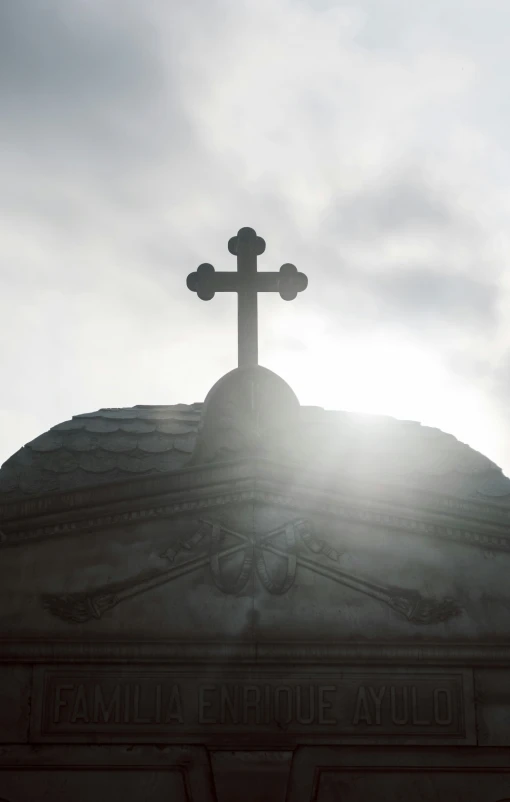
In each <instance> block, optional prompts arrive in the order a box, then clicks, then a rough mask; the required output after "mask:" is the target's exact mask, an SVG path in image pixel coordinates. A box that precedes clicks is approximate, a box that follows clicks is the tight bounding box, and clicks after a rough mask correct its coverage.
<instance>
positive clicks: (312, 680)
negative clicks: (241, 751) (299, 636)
mask: <svg viewBox="0 0 510 802" xmlns="http://www.w3.org/2000/svg"><path fill="white" fill-rule="evenodd" d="M35 679H36V682H35V700H34V701H35V704H34V705H33V708H32V709H33V716H32V726H31V735H32V740H33V741H58V740H66V741H69V740H78V741H80V740H81V741H84V740H88V741H90V740H93V741H101V740H106V741H110V742H111V741H112V740H120V741H122V740H123V739H129V740H134V741H137V740H141V741H143V740H152V741H154V740H158V739H161V740H164V741H165V742H181V743H182V742H194V741H199V742H200V743H204V742H205V743H206V742H209V741H214V742H215V743H217V742H218V741H223V742H237V741H238V739H239V738H241V739H243V738H244V739H245V741H246V740H249V741H250V742H253V741H254V740H255V741H256V740H257V739H260V740H261V741H264V742H267V741H268V740H269V741H278V742H281V741H285V742H299V743H304V742H307V741H310V742H322V743H328V742H331V741H335V742H338V740H339V739H342V738H347V739H348V740H354V741H358V740H360V739H361V740H366V739H368V740H376V741H380V740H381V738H383V739H384V738H387V739H388V740H389V741H393V740H395V739H396V740H397V741H398V739H401V738H402V739H405V741H406V742H408V741H409V739H410V738H411V739H415V740H416V741H417V742H427V740H428V739H430V740H432V741H434V742H437V740H438V739H439V740H440V741H446V742H450V743H451V742H457V743H458V742H461V743H470V742H472V741H471V740H470V732H469V727H468V726H467V724H468V722H469V718H470V712H471V711H470V706H471V701H470V699H469V704H466V702H467V701H468V699H467V696H466V689H468V697H470V693H469V686H470V682H469V680H470V677H469V676H467V675H466V673H465V672H455V673H453V672H452V673H441V674H440V673H434V672H419V671H417V672H413V673H409V672H405V673H404V672H380V671H373V672H366V671H359V670H358V671H356V670H349V671H341V670H338V671H334V670H328V671H327V672H326V671H317V672H314V673H313V674H312V673H307V674H304V673H303V674H301V675H296V673H290V674H288V675H287V674H286V672H285V671H284V670H282V671H280V672H275V671H260V672H257V673H254V672H253V671H250V672H241V671H237V672H235V671H233V670H231V669H229V670H225V671H221V670H217V671H215V672H212V671H211V670H207V671H204V672H200V671H199V670H193V671H192V670H190V669H187V670H186V669H183V670H180V671H179V670H177V669H171V670H170V669H169V670H166V671H154V670H152V669H143V668H141V669H139V670H135V669H132V670H131V669H130V670H129V671H126V670H125V669H122V670H118V671H115V669H113V668H112V669H99V668H91V670H90V671H84V670H73V669H68V670H63V669H48V668H41V669H38V671H37V672H36V678H35Z"/></svg>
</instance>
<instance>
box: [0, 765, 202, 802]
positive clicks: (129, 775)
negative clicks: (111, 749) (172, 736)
mask: <svg viewBox="0 0 510 802" xmlns="http://www.w3.org/2000/svg"><path fill="white" fill-rule="evenodd" d="M4 799H5V800H6V802H27V800H30V802H99V800H108V802H170V800H172V802H174V800H175V802H181V801H182V802H188V796H187V794H186V786H185V778H184V777H183V775H182V773H181V772H178V771H124V770H121V771H119V770H115V769H112V770H104V771H94V770H91V769H89V770H87V769H85V770H80V771H76V770H72V769H71V770H65V769H60V770H50V771H44V770H42V771H22V772H20V771H5V772H2V773H1V775H0V802H2V800H4Z"/></svg>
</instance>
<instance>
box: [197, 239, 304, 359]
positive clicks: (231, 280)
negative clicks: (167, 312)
mask: <svg viewBox="0 0 510 802" xmlns="http://www.w3.org/2000/svg"><path fill="white" fill-rule="evenodd" d="M228 249H229V251H230V253H232V254H234V255H235V256H237V272H235V273H233V272H218V271H216V270H215V269H214V267H213V266H212V265H210V264H208V263H204V264H202V265H200V266H199V267H198V268H197V270H196V271H195V272H194V273H190V274H189V276H188V279H187V282H186V283H187V286H188V289H190V290H192V291H193V292H196V294H197V295H198V297H199V298H201V299H202V300H203V301H210V300H211V298H214V295H215V293H217V292H237V342H238V364H239V367H240V368H243V367H252V366H254V365H257V364H258V321H257V295H258V293H259V292H279V293H280V296H281V297H282V298H283V299H284V301H293V300H294V298H295V297H296V295H297V294H298V292H302V291H303V290H305V289H306V287H307V285H308V278H307V277H306V276H305V274H304V273H299V272H298V270H297V268H296V267H295V266H294V265H291V264H288V263H287V264H284V265H282V266H281V267H280V270H279V271H278V272H277V273H276V272H275V273H259V272H258V271H257V256H260V255H261V254H263V253H264V251H265V249H266V243H265V242H264V240H263V239H262V237H258V236H257V234H256V232H255V231H254V230H253V228H241V229H239V231H238V232H237V236H235V237H232V238H231V239H230V240H229V242H228Z"/></svg>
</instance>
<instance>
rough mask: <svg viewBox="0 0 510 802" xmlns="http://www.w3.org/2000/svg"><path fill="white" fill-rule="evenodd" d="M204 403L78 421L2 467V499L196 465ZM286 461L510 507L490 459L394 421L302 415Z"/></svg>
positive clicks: (310, 411)
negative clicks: (194, 462) (479, 499)
mask: <svg viewBox="0 0 510 802" xmlns="http://www.w3.org/2000/svg"><path fill="white" fill-rule="evenodd" d="M202 408H203V404H202V403H195V404H191V405H186V404H176V405H170V406H141V405H139V406H134V407H130V408H124V409H100V410H98V411H97V412H89V413H85V414H81V415H75V416H74V417H73V418H72V419H71V420H69V421H65V422H64V423H59V424H58V425H56V426H53V427H52V428H51V429H50V430H49V431H48V432H46V433H45V434H42V435H40V436H39V437H37V438H36V439H35V440H32V441H31V442H30V443H28V444H27V445H25V446H24V447H23V448H21V449H20V450H19V451H18V452H17V453H16V454H14V455H13V456H12V457H11V458H10V459H8V460H7V461H6V462H5V463H4V464H3V466H2V467H1V469H0V501H5V502H7V501H11V500H17V499H23V498H27V497H30V496H35V495H40V494H45V493H49V492H53V491H59V490H61V491H64V490H71V489H76V488H80V487H86V486H94V485H100V484H106V483H108V482H112V481H118V480H122V479H126V478H133V476H136V475H140V476H146V475H148V474H155V473H158V472H166V471H179V470H181V469H183V468H185V467H186V466H187V465H189V463H190V460H191V455H192V453H193V450H194V448H195V443H196V440H197V434H198V430H199V423H200V419H201V412H202ZM296 425H297V428H298V431H297V432H296V433H295V437H294V438H293V442H292V445H291V447H290V449H289V450H287V451H286V452H285V454H281V455H280V456H279V461H285V459H290V460H292V461H298V462H301V463H303V464H305V465H306V466H307V467H308V468H312V469H317V470H321V471H326V472H330V473H338V472H341V471H342V468H345V470H347V471H348V472H349V473H350V474H354V475H355V476H356V477H360V478H363V477H366V478H370V480H372V481H373V480H377V481H379V482H380V483H388V482H397V483H398V484H400V485H408V486H411V487H414V488H420V489H423V490H432V491H437V492H441V493H444V494H448V495H454V496H461V497H471V498H472V497H480V496H483V497H485V498H488V499H490V498H493V499H494V500H497V502H498V503H499V504H501V503H510V480H509V479H508V478H507V477H505V476H504V475H503V473H502V471H501V469H500V468H498V466H497V465H495V464H494V463H493V462H491V461H490V460H489V459H488V458H487V457H484V456H483V455H482V454H480V453H478V452H477V451H474V450H473V449H471V448H470V447H469V446H467V445H465V444H463V443H460V442H459V441H458V440H457V439H456V438H455V437H453V436H452V435H448V434H445V433H443V432H441V431H440V430H439V429H434V428H430V427H427V426H422V425H421V424H419V423H415V422H412V421H401V420H396V419H394V418H390V417H386V416H371V415H361V414H354V413H349V412H336V411H329V410H324V409H321V408H319V407H306V406H304V407H303V406H302V407H300V408H299V418H298V423H297V424H296Z"/></svg>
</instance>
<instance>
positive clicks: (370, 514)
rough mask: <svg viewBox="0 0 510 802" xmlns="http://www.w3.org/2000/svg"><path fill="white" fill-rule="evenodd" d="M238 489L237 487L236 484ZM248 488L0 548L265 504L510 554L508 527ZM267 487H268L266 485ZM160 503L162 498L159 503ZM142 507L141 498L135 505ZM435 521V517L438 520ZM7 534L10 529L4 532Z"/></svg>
mask: <svg viewBox="0 0 510 802" xmlns="http://www.w3.org/2000/svg"><path fill="white" fill-rule="evenodd" d="M235 484H237V485H239V484H241V482H240V481H239V480H238V481H237V482H236V483H235ZM243 484H244V485H245V489H241V488H237V489H232V490H230V491H228V490H225V489H223V490H221V491H220V490H215V489H214V488H211V489H210V490H207V489H203V490H202V492H201V493H200V495H197V494H195V495H194V496H188V497H184V498H181V499H179V500H175V501H172V502H169V503H168V502H167V503H161V504H153V505H151V506H147V507H144V508H141V507H140V506H138V507H137V508H134V509H127V510H126V509H124V510H118V511H115V512H113V511H112V512H106V511H101V513H99V514H98V515H96V516H89V517H83V518H78V519H74V520H69V519H68V520H62V521H59V522H55V523H48V524H46V525H44V524H43V525H41V526H38V527H34V528H29V527H27V528H22V529H17V530H14V531H5V532H4V539H3V540H2V539H0V549H1V548H6V547H9V546H17V545H22V544H24V543H29V542H31V541H38V540H44V539H46V538H51V537H61V536H63V535H71V534H75V533H79V532H86V531H93V530H97V529H107V528H109V527H114V526H118V525H124V524H129V523H139V522H140V521H148V520H160V519H164V518H169V517H174V516H176V515H180V514H188V513H196V512H200V511H205V510H212V509H216V508H218V507H222V506H225V505H228V504H239V503H246V502H247V503H250V502H251V503H253V502H258V503H263V504H273V505H276V506H281V507H287V508H289V509H291V510H293V511H294V512H298V513H302V514H303V515H305V514H306V515H308V516H312V515H321V516H323V515H326V516H329V517H331V518H334V519H335V520H339V521H348V522H354V523H365V524H371V525H375V526H380V527H384V528H386V529H389V530H390V531H392V532H402V533H403V534H409V535H412V534H419V535H425V536H427V537H432V538H438V539H442V540H450V541H454V542H456V543H461V544H463V545H469V546H474V547H477V548H481V549H484V550H492V551H499V552H504V553H510V534H509V535H507V534H506V528H505V529H504V530H503V529H501V530H500V531H499V532H493V531H487V530H485V531H482V530H481V529H480V528H474V527H476V526H477V525H476V523H474V524H473V528H468V526H463V525H461V524H460V522H459V523H457V524H455V523H453V522H450V521H448V522H444V521H443V522H437V521H431V520H424V518H423V517H422V516H423V515H424V513H423V511H422V510H419V511H418V510H416V511H415V514H414V516H413V511H412V510H411V509H405V510H403V511H402V512H400V511H398V512H393V511H391V512H388V511H386V509H377V508H376V507H375V505H374V502H373V501H372V502H371V503H370V504H369V505H365V506H363V505H361V504H360V505H355V504H354V503H353V501H352V500H351V501H350V502H346V501H345V500H343V499H341V498H335V497H331V496H330V495H328V494H325V493H323V494H322V495H319V494H317V493H316V492H315V491H314V490H313V488H301V487H300V488H296V489H295V490H294V491H293V492H286V493H284V492H277V491H275V490H265V489H259V487H258V486H259V485H260V484H263V483H262V482H260V481H258V482H257V481H255V480H245V481H244V483H243ZM264 484H265V482H264ZM158 501H159V499H158ZM137 503H138V504H139V505H141V504H142V503H143V501H142V499H139V500H137ZM435 517H436V518H437V513H436V515H435ZM4 529H6V527H4Z"/></svg>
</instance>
